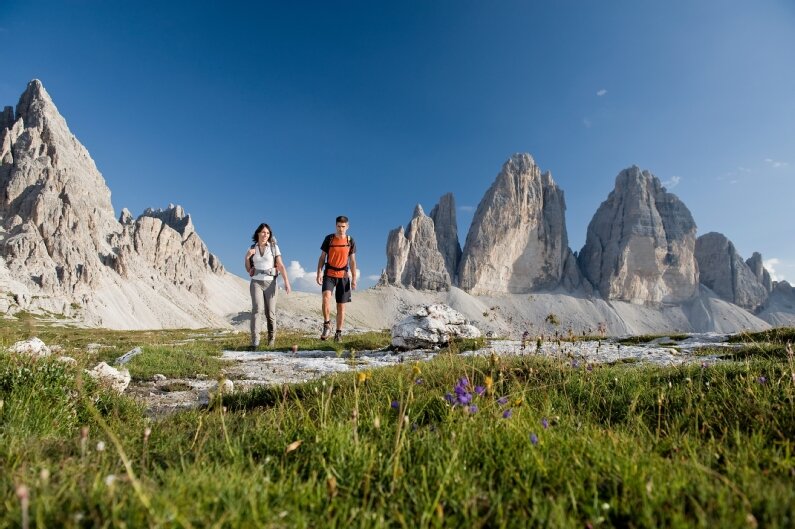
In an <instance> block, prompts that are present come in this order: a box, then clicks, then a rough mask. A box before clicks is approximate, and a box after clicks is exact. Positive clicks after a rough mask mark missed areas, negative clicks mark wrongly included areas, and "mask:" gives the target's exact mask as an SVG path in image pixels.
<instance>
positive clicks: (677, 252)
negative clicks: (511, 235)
mask: <svg viewBox="0 0 795 529" xmlns="http://www.w3.org/2000/svg"><path fill="white" fill-rule="evenodd" d="M695 234H696V224H695V222H694V221H693V216H692V215H691V214H690V211H689V210H688V209H687V207H686V206H685V205H684V203H682V201H681V200H679V198H678V197H677V196H676V195H673V194H671V193H668V192H667V191H666V190H665V188H664V187H663V186H662V184H661V183H660V180H659V179H658V178H657V177H656V176H654V175H653V174H651V173H650V172H649V171H643V170H641V169H640V168H639V167H638V166H635V165H633V166H632V167H629V168H627V169H624V170H623V171H621V172H620V173H619V174H618V176H617V177H616V183H615V188H614V189H613V191H611V192H610V194H609V196H608V197H607V200H605V201H604V202H602V204H601V205H600V206H599V209H598V210H597V212H596V214H595V215H594V217H593V219H592V220H591V222H590V224H589V225H588V232H587V236H586V242H585V246H584V247H583V249H582V251H581V252H580V254H579V257H578V260H579V263H580V268H581V270H582V272H583V274H584V275H585V277H586V278H587V279H588V280H590V282H591V283H592V284H593V285H594V286H595V287H596V288H597V289H598V290H599V292H600V293H601V294H602V296H603V297H605V298H607V299H618V300H624V301H632V302H636V303H643V302H670V303H676V302H682V301H685V300H688V299H691V298H692V297H693V296H695V295H696V294H697V291H698V266H697V265H696V260H695V257H694V255H693V254H694V249H695Z"/></svg>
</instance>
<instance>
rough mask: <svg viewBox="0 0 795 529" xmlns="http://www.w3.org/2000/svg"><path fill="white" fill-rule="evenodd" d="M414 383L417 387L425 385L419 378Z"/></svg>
mask: <svg viewBox="0 0 795 529" xmlns="http://www.w3.org/2000/svg"><path fill="white" fill-rule="evenodd" d="M414 383H415V384H417V385H418V386H421V385H422V384H424V383H425V381H424V380H423V379H421V378H418V379H417V380H415V381H414Z"/></svg>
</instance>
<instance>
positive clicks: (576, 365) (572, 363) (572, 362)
mask: <svg viewBox="0 0 795 529" xmlns="http://www.w3.org/2000/svg"><path fill="white" fill-rule="evenodd" d="M571 367H572V368H574V369H577V368H578V367H580V362H578V361H577V360H572V361H571Z"/></svg>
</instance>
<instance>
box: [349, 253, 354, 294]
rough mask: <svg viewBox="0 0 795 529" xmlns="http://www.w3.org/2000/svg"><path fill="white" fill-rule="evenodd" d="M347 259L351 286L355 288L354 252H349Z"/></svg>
mask: <svg viewBox="0 0 795 529" xmlns="http://www.w3.org/2000/svg"><path fill="white" fill-rule="evenodd" d="M348 261H350V266H351V288H352V289H354V290H356V254H351V255H350V257H348Z"/></svg>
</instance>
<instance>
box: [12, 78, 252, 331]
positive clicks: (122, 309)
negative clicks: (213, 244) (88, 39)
mask: <svg viewBox="0 0 795 529" xmlns="http://www.w3.org/2000/svg"><path fill="white" fill-rule="evenodd" d="M0 125H2V127H0V289H2V290H6V291H8V292H11V294H12V297H13V299H14V304H13V306H9V307H8V308H7V310H8V311H12V310H11V309H14V308H15V309H16V310H20V309H28V310H36V309H46V310H50V311H54V312H59V313H63V314H66V315H70V316H76V317H79V318H80V319H83V320H85V321H86V322H87V323H90V324H95V325H106V326H122V327H124V328H127V327H140V326H145V327H161V326H188V327H196V326H207V325H214V326H217V325H226V324H227V323H226V321H225V319H224V318H223V316H222V315H221V314H219V313H218V312H217V311H219V310H223V311H228V312H232V311H233V310H239V309H240V308H242V307H245V306H246V298H247V296H246V294H245V287H244V283H243V281H242V280H239V278H234V276H230V274H227V273H226V272H225V270H224V268H223V266H222V265H221V263H220V262H219V261H218V259H217V258H216V257H215V256H214V255H212V254H211V253H210V252H209V250H208V249H207V246H206V245H205V244H204V242H202V240H201V239H200V238H199V236H198V234H197V233H196V231H195V229H194V227H193V223H192V221H191V218H190V216H189V215H187V214H186V213H185V211H184V210H183V209H182V208H181V207H179V206H173V205H170V206H169V207H168V208H167V209H165V210H147V211H146V212H144V214H143V215H141V216H139V217H138V218H137V219H135V220H133V216H132V215H131V214H130V212H129V211H127V210H126V209H124V210H122V213H121V215H120V216H119V219H118V221H117V220H116V217H115V214H114V211H113V207H112V205H111V200H110V190H109V189H108V187H107V185H106V184H105V181H104V179H103V177H102V175H101V174H100V172H99V170H98V169H97V167H96V165H95V163H94V161H93V160H92V159H91V156H90V155H89V153H88V151H87V150H86V148H85V147H83V145H81V144H80V142H79V141H78V140H77V138H75V137H74V135H72V133H71V132H70V131H69V128H68V127H67V125H66V121H65V120H64V118H63V117H62V116H61V115H60V113H59V112H58V109H57V108H56V106H55V104H54V103H53V102H52V99H51V98H50V96H49V95H48V94H47V92H46V90H45V89H44V87H43V86H42V84H41V83H40V82H39V81H38V80H34V81H31V82H30V83H29V84H28V87H27V89H26V90H25V92H24V93H23V94H22V96H21V98H20V101H19V104H18V105H17V109H16V113H15V114H14V113H11V112H9V111H8V109H6V110H5V111H4V112H3V114H2V116H0ZM222 285H223V286H222ZM219 293H220V294H221V295H222V298H223V299H222V302H220V303H208V301H209V300H210V297H212V296H216V295H217V294H219ZM238 294H239V295H238ZM233 297H236V298H237V299H236V300H233V299H232V298H233ZM5 303H6V304H8V302H7V301H6V302H5ZM232 306H235V309H232ZM230 309H231V310H230Z"/></svg>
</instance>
